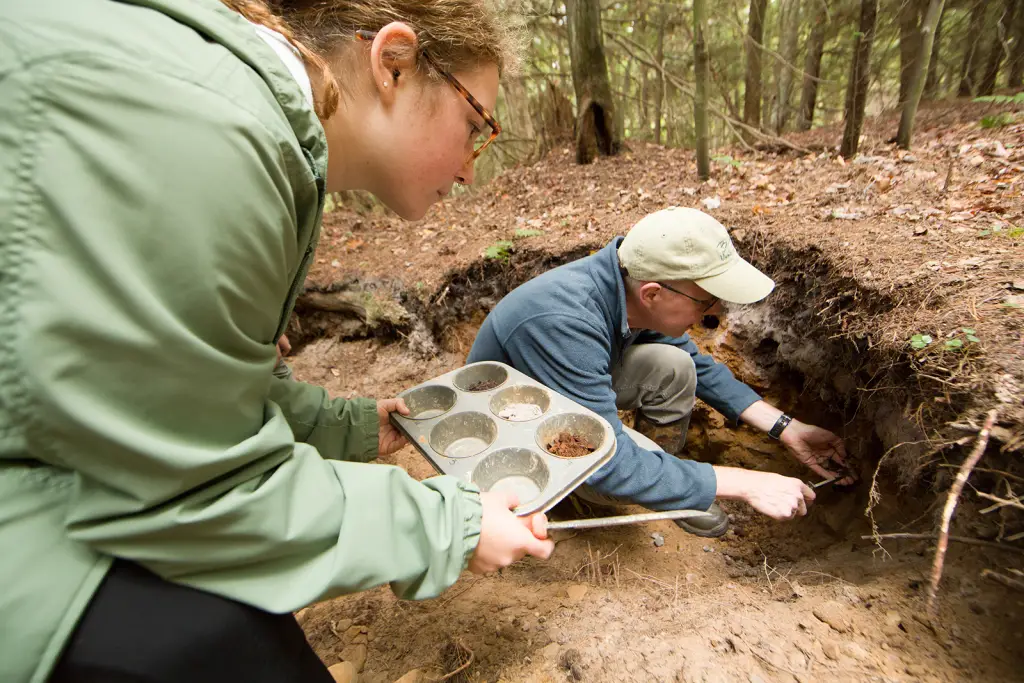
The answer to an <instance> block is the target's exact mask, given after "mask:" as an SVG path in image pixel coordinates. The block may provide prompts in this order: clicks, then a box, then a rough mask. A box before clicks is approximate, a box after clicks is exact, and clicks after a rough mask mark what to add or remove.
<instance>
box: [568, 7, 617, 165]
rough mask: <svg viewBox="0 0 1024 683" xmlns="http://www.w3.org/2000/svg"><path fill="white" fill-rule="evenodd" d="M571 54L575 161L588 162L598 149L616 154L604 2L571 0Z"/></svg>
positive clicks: (600, 151)
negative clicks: (602, 11)
mask: <svg viewBox="0 0 1024 683" xmlns="http://www.w3.org/2000/svg"><path fill="white" fill-rule="evenodd" d="M566 16H567V17H568V20H569V22H568V23H569V57H570V60H571V62H572V83H573V87H574V88H575V90H576V163H579V164H589V163H590V162H591V161H593V160H594V157H595V156H596V155H597V153H600V154H604V155H612V154H616V153H617V152H618V151H619V139H618V135H617V131H616V130H615V107H614V105H613V103H612V89H611V86H610V85H609V83H608V64H607V62H606V61H605V57H604V42H603V40H602V38H601V6H600V4H598V3H596V2H592V1H591V0H568V1H567V2H566Z"/></svg>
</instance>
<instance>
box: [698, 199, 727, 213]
mask: <svg viewBox="0 0 1024 683" xmlns="http://www.w3.org/2000/svg"><path fill="white" fill-rule="evenodd" d="M700 203H701V204H703V205H704V208H705V209H708V210H709V211H710V210H711V209H717V208H718V207H720V206H721V205H722V200H721V199H720V198H719V197H718V196H714V197H705V198H704V199H702V200H700Z"/></svg>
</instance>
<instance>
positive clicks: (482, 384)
mask: <svg viewBox="0 0 1024 683" xmlns="http://www.w3.org/2000/svg"><path fill="white" fill-rule="evenodd" d="M499 385H501V382H499V381H498V380H495V379H484V380H481V381H479V382H477V383H476V384H471V385H469V386H468V387H467V388H466V390H467V391H490V390H491V389H493V388H494V387H496V386H499Z"/></svg>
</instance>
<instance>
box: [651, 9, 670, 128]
mask: <svg viewBox="0 0 1024 683" xmlns="http://www.w3.org/2000/svg"><path fill="white" fill-rule="evenodd" d="M667 21H668V10H666V9H665V5H662V6H661V9H660V10H659V12H658V39H657V43H656V45H655V51H654V57H655V61H657V62H658V73H657V75H656V76H657V79H658V80H657V81H655V84H654V86H655V90H654V143H655V144H657V145H660V144H661V117H662V114H663V112H664V105H665V72H664V71H663V70H662V69H664V68H665V24H666V23H667Z"/></svg>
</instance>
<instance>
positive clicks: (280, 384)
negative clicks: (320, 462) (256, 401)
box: [270, 377, 380, 462]
mask: <svg viewBox="0 0 1024 683" xmlns="http://www.w3.org/2000/svg"><path fill="white" fill-rule="evenodd" d="M270 400H271V401H273V402H274V403H276V404H277V405H278V407H279V408H281V411H282V412H283V413H284V416H285V419H286V420H287V422H288V426H289V427H291V428H292V434H294V435H295V440H296V441H301V442H303V443H308V444H309V445H311V446H313V447H315V448H316V449H317V450H318V451H319V452H320V455H322V456H323V457H325V458H331V459H334V460H355V461H358V462H369V461H370V460H373V459H374V458H376V457H377V443H378V436H379V432H380V423H379V421H378V419H377V402H376V401H372V400H370V399H366V398H354V399H350V400H345V399H343V398H334V399H332V398H330V397H329V396H328V394H327V391H326V390H325V389H324V388H323V387H318V386H314V385H312V384H307V383H305V382H296V381H294V380H285V379H280V378H278V377H275V378H273V379H272V380H271V383H270Z"/></svg>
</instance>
